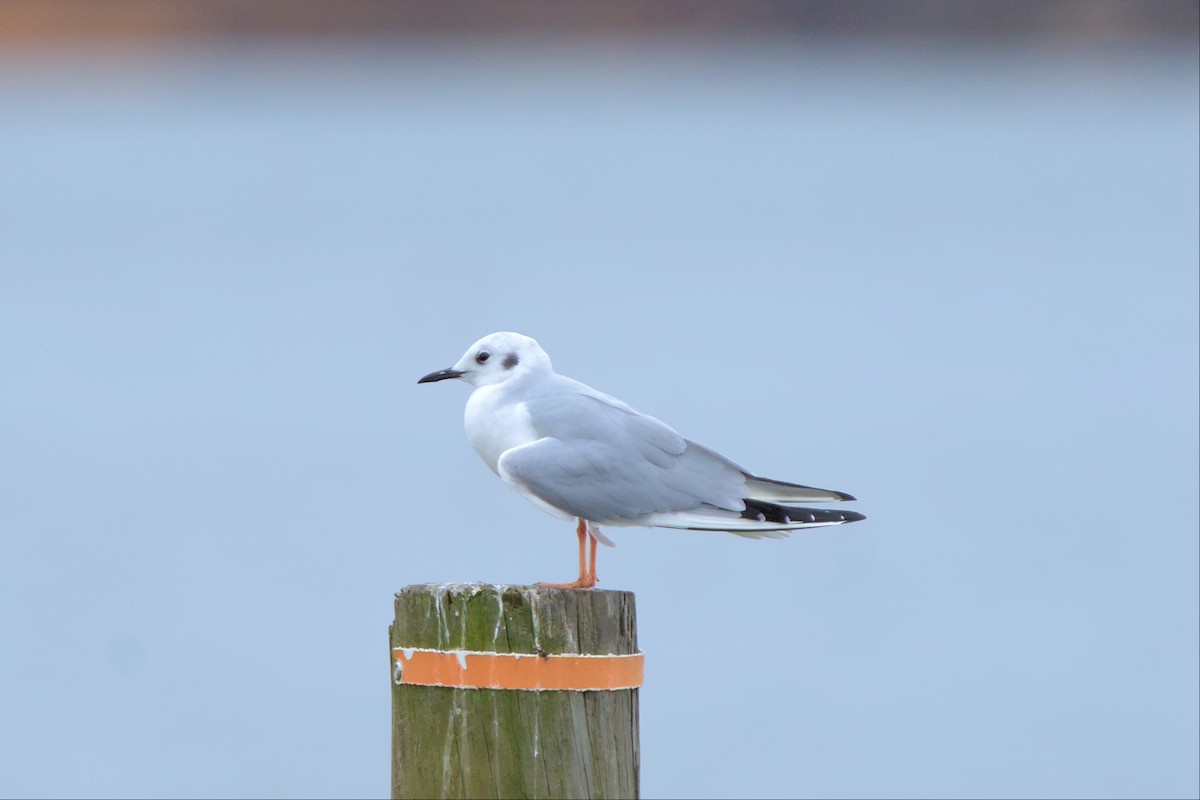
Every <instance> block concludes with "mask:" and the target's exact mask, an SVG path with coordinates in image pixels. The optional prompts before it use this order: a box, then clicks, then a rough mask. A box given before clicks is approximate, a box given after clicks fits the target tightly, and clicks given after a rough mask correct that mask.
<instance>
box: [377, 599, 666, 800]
mask: <svg viewBox="0 0 1200 800" xmlns="http://www.w3.org/2000/svg"><path fill="white" fill-rule="evenodd" d="M389 638H390V641H391V647H392V797H394V798H430V797H454V798H474V797H489V798H509V797H541V798H607V797H614V798H632V797H637V796H638V769H639V750H638V692H637V688H636V686H637V685H639V684H640V683H641V666H642V665H641V657H640V655H636V654H637V653H638V648H637V620H636V615H635V610H634V599H633V593H631V592H617V591H603V590H595V589H591V590H578V589H553V588H544V587H538V586H492V585H487V584H422V585H416V586H409V587H406V588H405V589H403V590H401V591H400V592H399V593H397V595H396V617H395V621H394V622H393V624H392V625H391V630H390V637H389ZM492 653H500V654H508V653H512V654H523V655H521V656H519V657H518V656H506V655H502V656H492V655H490V654H492ZM572 654H576V655H575V656H573V655H572ZM578 655H584V656H591V657H590V658H579V657H578ZM610 655H611V656H617V658H603V657H600V656H610ZM497 685H503V686H524V687H541V688H537V689H535V688H462V687H465V686H483V687H488V686H497ZM563 686H575V687H580V686H587V687H589V688H590V689H591V690H580V689H579V688H575V689H564V688H559V687H563ZM601 687H604V688H601ZM611 687H617V688H611Z"/></svg>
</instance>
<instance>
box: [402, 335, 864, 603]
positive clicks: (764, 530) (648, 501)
mask: <svg viewBox="0 0 1200 800" xmlns="http://www.w3.org/2000/svg"><path fill="white" fill-rule="evenodd" d="M449 378H458V379H459V380H463V381H466V382H467V383H469V384H471V385H472V386H474V387H475V390H474V391H473V392H472V393H471V397H470V398H469V399H468V400H467V409H466V413H465V415H464V416H465V421H466V428H467V439H469V440H470V442H471V446H472V447H473V448H475V452H476V453H478V454H479V457H480V458H482V459H483V461H484V463H485V464H487V465H488V467H489V468H490V469H491V470H492V472H494V473H496V474H497V475H499V476H500V477H501V478H502V479H503V480H504V482H505V483H507V484H508V485H509V486H511V487H512V488H514V489H516V490H517V491H518V492H519V493H520V494H521V495H522V496H523V497H525V498H527V499H528V500H529V501H530V502H532V503H533V504H534V505H535V506H537V507H538V508H540V509H542V510H543V511H547V512H549V513H550V514H553V515H555V516H557V517H562V518H564V519H570V518H571V517H575V518H577V519H578V524H577V525H576V528H575V532H576V534H577V535H578V536H579V577H578V578H577V579H576V580H574V581H571V582H570V583H543V584H541V585H543V586H561V587H566V588H580V589H588V588H591V587H592V586H595V585H596V580H597V579H596V542H598V541H599V542H603V543H604V544H606V545H608V546H610V547H611V546H612V542H611V541H610V540H609V539H608V537H607V536H605V535H604V534H603V533H601V532H600V526H601V525H622V526H624V525H647V526H657V527H662V528H686V529H688V530H699V531H728V532H729V533H736V534H737V535H739V536H747V537H750V538H754V539H758V538H763V537H768V538H781V537H783V536H786V535H787V532H788V531H791V530H796V529H798V528H815V527H820V526H823V525H840V524H842V523H843V522H855V521H857V520H860V519H865V517H863V515H862V514H858V513H856V512H854V511H837V510H826V509H818V508H798V507H796V506H792V505H785V504H788V503H801V502H802V503H818V502H829V501H846V500H853V499H854V497H852V496H851V495H848V494H846V493H845V492H835V491H832V490H829V489H817V488H814V487H812V486H801V485H799V484H795V483H785V482H784V481H776V480H771V479H769V478H760V477H759V476H757V475H754V474H751V473H750V472H747V471H746V470H745V469H743V468H742V467H740V466H738V465H737V464H735V463H733V462H732V461H730V460H729V459H727V458H725V457H723V456H721V455H718V454H717V453H714V452H713V451H712V450H709V449H708V448H706V447H703V446H701V445H698V444H696V443H695V442H693V441H690V440H688V439H685V438H683V437H682V436H680V435H679V434H678V433H676V432H675V431H674V430H673V429H671V428H670V427H668V426H667V425H664V424H663V423H662V422H659V421H658V420H657V419H655V418H654V417H649V416H646V415H645V414H642V413H639V412H638V411H636V410H635V409H633V408H632V407H630V406H628V405H626V404H625V403H623V402H621V401H620V400H618V399H616V398H615V397H611V396H609V395H607V394H604V393H603V392H598V391H596V390H595V389H593V388H592V387H590V386H588V385H586V384H583V383H580V382H579V381H576V380H572V379H571V378H568V377H565V376H563V375H559V374H557V373H556V372H555V371H554V368H553V367H552V366H551V365H550V357H549V356H547V355H546V351H544V350H543V349H542V348H541V347H540V346H539V345H538V343H537V342H536V341H535V340H533V339H531V338H529V337H528V336H522V335H521V334H519V333H509V332H502V333H493V334H490V335H488V336H485V337H483V338H482V339H480V340H479V341H477V342H476V343H475V344H473V345H471V347H470V348H469V349H468V350H467V352H466V353H465V354H464V355H463V357H462V358H460V359H459V360H458V363H457V364H455V365H454V366H453V367H450V368H448V369H442V370H438V371H437V372H431V373H429V374H428V375H426V376H425V377H423V378H421V379H420V380H419V381H417V383H433V382H434V381H443V380H447V379H449ZM589 540H590V542H591V548H590V560H589V559H588V558H587V557H585V552H584V551H585V544H586V543H587V542H588V541H589Z"/></svg>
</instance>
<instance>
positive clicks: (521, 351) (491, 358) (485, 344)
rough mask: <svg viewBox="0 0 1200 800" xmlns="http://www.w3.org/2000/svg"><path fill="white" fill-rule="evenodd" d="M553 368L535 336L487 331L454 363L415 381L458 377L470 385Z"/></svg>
mask: <svg viewBox="0 0 1200 800" xmlns="http://www.w3.org/2000/svg"><path fill="white" fill-rule="evenodd" d="M552 369H553V368H552V367H551V366H550V357H549V356H548V355H546V351H545V350H543V349H542V348H541V345H539V344H538V343H537V340H536V339H531V338H529V337H528V336H522V335H521V334H519V333H511V332H509V331H502V332H500V333H490V334H488V335H487V336H485V337H483V338H482V339H480V340H479V341H478V342H476V343H475V344H473V345H471V346H470V347H469V348H467V352H465V353H463V357H462V358H460V359H459V360H458V363H457V364H455V365H454V366H453V367H450V368H449V369H440V370H438V371H437V372H431V373H429V374H428V375H426V376H425V377H423V378H421V379H420V380H418V381H417V383H433V382H434V381H444V380H447V379H449V378H459V379H461V380H464V381H466V382H467V383H469V384H471V385H472V386H488V385H491V384H496V383H503V382H504V381H507V380H511V379H513V378H515V377H518V376H520V375H526V374H529V373H531V372H550V371H552Z"/></svg>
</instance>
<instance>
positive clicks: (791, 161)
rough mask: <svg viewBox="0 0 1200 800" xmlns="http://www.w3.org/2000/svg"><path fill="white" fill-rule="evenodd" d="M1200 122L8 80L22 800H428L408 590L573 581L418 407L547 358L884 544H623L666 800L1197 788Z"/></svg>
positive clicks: (569, 93) (9, 524)
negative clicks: (823, 491) (407, 671)
mask: <svg viewBox="0 0 1200 800" xmlns="http://www.w3.org/2000/svg"><path fill="white" fill-rule="evenodd" d="M1197 114H1198V105H1197V57H1196V52H1195V51H1194V50H1189V51H1180V52H1155V51H1152V50H1149V49H1147V50H1145V51H1128V50H1123V51H1118V50H1110V51H1090V50H1082V49H1074V50H1071V49H1069V48H1067V49H1062V48H1059V49H1058V50H1056V49H1054V48H1053V47H1051V46H1050V45H1049V44H1047V45H1045V46H1043V47H1038V48H1026V49H1019V50H1018V49H1010V50H997V49H990V50H989V49H981V48H979V47H968V46H965V45H964V46H961V47H945V48H930V47H924V48H919V47H916V46H913V47H908V48H905V47H899V46H884V45H878V44H871V43H861V44H855V43H852V42H841V43H833V44H829V43H824V44H821V43H812V42H809V43H806V42H803V41H801V42H793V43H791V44H786V43H779V42H755V41H746V42H743V43H740V44H727V45H720V46H704V45H701V44H699V43H696V44H693V45H690V46H680V47H669V46H666V45H662V44H655V43H653V42H643V43H641V44H636V45H635V44H628V43H625V44H614V45H603V44H598V43H592V44H588V45H584V44H580V43H571V42H559V43H545V42H525V43H521V44H514V45H511V46H508V47H504V46H499V45H489V46H472V45H468V44H463V43H454V42H444V43H441V44H437V43H423V44H416V43H399V44H386V43H381V42H380V43H372V44H359V43H354V42H346V43H344V44H342V45H338V46H334V47H331V46H328V45H326V46H322V47H315V46H314V47H308V48H306V47H303V46H301V45H298V44H297V45H294V46H289V47H282V46H281V47H274V48H267V47H257V48H256V47H253V46H250V45H242V46H240V47H234V48H227V49H222V50H213V49H203V48H199V47H194V48H176V49H173V50H162V51H157V52H155V53H153V54H149V55H142V56H138V57H129V56H126V57H120V58H117V57H111V56H104V55H102V54H99V53H96V52H91V53H58V54H53V53H51V54H40V55H33V54H28V53H25V54H12V53H10V54H6V55H2V56H0V375H3V380H2V383H0V387H2V391H0V548H2V549H0V637H2V638H3V641H4V645H3V647H0V720H3V724H0V794H3V795H13V796H50V795H55V796H63V795H121V796H139V795H140V796H149V795H156V796H346V795H349V796H362V795H376V796H378V795H384V794H386V791H387V770H388V747H389V743H388V714H389V704H388V695H387V692H388V688H387V687H388V683H387V680H388V673H387V670H386V664H385V658H386V657H385V650H386V645H385V634H386V625H387V622H388V619H389V614H390V608H391V593H392V592H393V591H394V590H395V589H397V588H399V587H400V586H402V585H404V584H408V583H415V582H422V581H430V580H490V581H495V582H524V581H532V580H540V579H564V578H566V577H569V575H570V573H571V571H572V569H573V564H574V534H573V531H572V529H571V526H569V525H565V524H563V523H560V522H558V521H556V520H554V519H552V518H551V517H549V516H546V515H544V514H542V513H541V512H539V511H537V510H536V509H534V508H533V507H532V506H530V505H528V504H527V503H526V502H525V501H524V500H522V499H521V498H519V497H518V496H516V495H515V494H513V493H512V492H510V491H509V490H507V489H506V488H505V487H504V486H503V485H502V484H501V483H500V482H499V481H498V480H496V479H495V478H494V477H493V476H492V475H491V474H490V473H488V472H487V470H486V469H485V468H484V467H483V466H482V464H480V463H479V462H478V459H477V458H476V457H475V455H474V454H473V453H472V452H471V451H470V449H469V447H468V446H467V444H466V441H465V438H464V436H463V433H462V429H461V411H462V405H463V403H464V401H465V399H466V391H465V388H464V387H461V386H457V385H446V384H439V385H436V386H421V387H417V386H416V385H415V380H416V378H417V377H419V376H420V375H422V374H424V373H426V372H429V371H430V370H433V369H437V368H440V367H444V366H447V365H449V364H451V363H453V362H454V361H455V360H456V359H457V358H458V356H459V355H460V354H461V352H462V350H463V349H464V348H465V347H466V346H467V345H468V344H470V343H471V342H472V341H473V340H475V339H476V338H477V337H478V336H480V335H482V334H484V333H487V332H489V331H492V330H497V329H514V330H519V331H522V332H524V333H528V334H530V335H533V336H536V337H537V338H538V339H539V340H540V341H541V342H542V344H543V345H544V346H545V347H546V349H547V350H548V351H549V353H550V354H551V356H552V357H553V358H554V360H555V364H556V366H557V367H558V368H559V370H560V371H562V372H564V373H566V374H569V375H572V376H574V377H577V378H580V379H582V380H585V381H587V382H589V383H591V384H593V385H595V386H597V387H599V388H601V389H604V390H606V391H609V392H611V393H614V394H616V395H618V396H620V397H622V398H623V399H625V400H627V401H628V402H630V403H632V404H634V405H635V406H637V407H639V408H641V409H643V410H644V411H647V412H649V413H653V414H655V415H657V416H659V417H661V418H662V419H664V420H665V421H667V422H668V423H669V424H671V425H673V426H674V427H676V428H677V429H679V430H680V431H681V432H683V433H684V434H685V435H688V436H689V437H692V438H695V439H697V440H699V441H701V442H704V443H706V444H708V445H710V446H712V447H714V448H716V449H718V450H720V451H722V452H724V453H726V454H727V455H729V456H730V457H732V458H734V459H736V460H738V461H740V462H742V463H744V464H746V465H747V466H748V467H750V468H752V469H754V470H755V471H757V472H760V473H762V474H766V475H770V476H775V477H779V478H784V479H791V480H798V481H801V482H806V483H813V484H816V485H827V486H832V487H835V488H838V489H843V490H846V491H850V492H852V493H854V494H856V495H857V496H858V497H860V498H861V502H860V503H858V504H857V507H858V508H859V510H862V511H863V512H864V513H866V514H867V515H868V517H869V519H868V521H867V522H865V523H860V524H857V525H854V526H850V527H847V528H844V529H841V530H832V531H830V530H822V531H818V532H815V533H811V534H806V535H804V536H798V537H794V538H792V539H791V540H788V541H785V542H749V541H744V540H742V539H738V538H736V537H732V536H721V535H703V534H695V535H689V534H686V533H680V532H666V531H647V530H642V529H629V530H624V531H616V532H615V533H614V538H615V539H616V541H617V542H618V545H619V546H618V548H617V549H616V550H611V551H605V552H603V553H601V556H600V561H599V571H600V577H601V580H602V585H603V586H607V587H616V588H626V589H632V590H634V591H636V592H637V596H638V604H639V616H640V623H641V629H640V633H641V638H642V644H643V648H644V650H645V651H646V652H647V654H648V661H647V684H646V687H645V688H644V690H643V692H642V748H643V749H642V764H643V791H644V794H646V795H647V796H696V797H700V796H712V797H717V796H762V797H767V796H779V797H784V796H838V797H849V796H855V797H857V796H897V795H899V796H944V797H957V796H963V795H968V796H980V795H984V796H1038V797H1045V796H1097V797H1099V796H1112V797H1119V796H1179V797H1183V796H1189V795H1190V796H1195V795H1196V793H1197V791H1198V789H1200V786H1198V783H1200V766H1198V762H1197V751H1198V746H1200V742H1198V735H1197V728H1198V723H1200V712H1198V703H1200V700H1198V694H1197V677H1198V671H1200V666H1198V650H1200V634H1198V632H1197V631H1198V617H1197V592H1198V588H1197V587H1198V578H1197V572H1198V567H1197V560H1198V549H1197V530H1198V527H1200V520H1198V512H1197V505H1198V502H1197V500H1198V498H1197V484H1198V481H1200V476H1198V466H1197V464H1198V458H1200V455H1198V453H1200V425H1198V422H1197V405H1198V392H1197V361H1198V357H1200V354H1198V344H1197V343H1198V338H1200V333H1198V322H1197V319H1198V313H1197V295H1198V280H1197V271H1198V270H1197V265H1198V261H1200V249H1198V244H1197V241H1198V228H1197V218H1198V216H1200V207H1198V206H1200V204H1198V201H1197V180H1198V175H1200V164H1198V157H1197V149H1198V138H1200V135H1198V132H1197ZM730 650H747V651H751V652H760V651H764V652H765V653H766V654H767V656H768V658H769V660H770V662H771V663H774V664H776V665H777V666H778V669H777V670H776V671H774V672H768V674H766V675H764V676H762V677H761V678H758V679H756V680H749V681H748V680H745V679H744V678H743V677H742V676H739V675H736V674H722V673H720V672H718V671H715V670H708V669H701V670H696V669H695V668H694V665H695V664H696V663H697V662H699V663H710V662H711V663H715V662H716V660H717V659H716V654H717V653H718V652H726V651H730Z"/></svg>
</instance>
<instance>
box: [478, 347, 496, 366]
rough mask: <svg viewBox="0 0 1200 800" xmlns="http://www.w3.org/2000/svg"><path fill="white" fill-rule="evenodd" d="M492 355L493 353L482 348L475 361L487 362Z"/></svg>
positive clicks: (479, 362)
mask: <svg viewBox="0 0 1200 800" xmlns="http://www.w3.org/2000/svg"><path fill="white" fill-rule="evenodd" d="M491 357H492V354H491V353H489V352H488V351H487V350H480V351H479V353H478V354H477V355H476V356H475V362H476V363H477V364H486V363H487V360H488V359H489V358H491Z"/></svg>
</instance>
